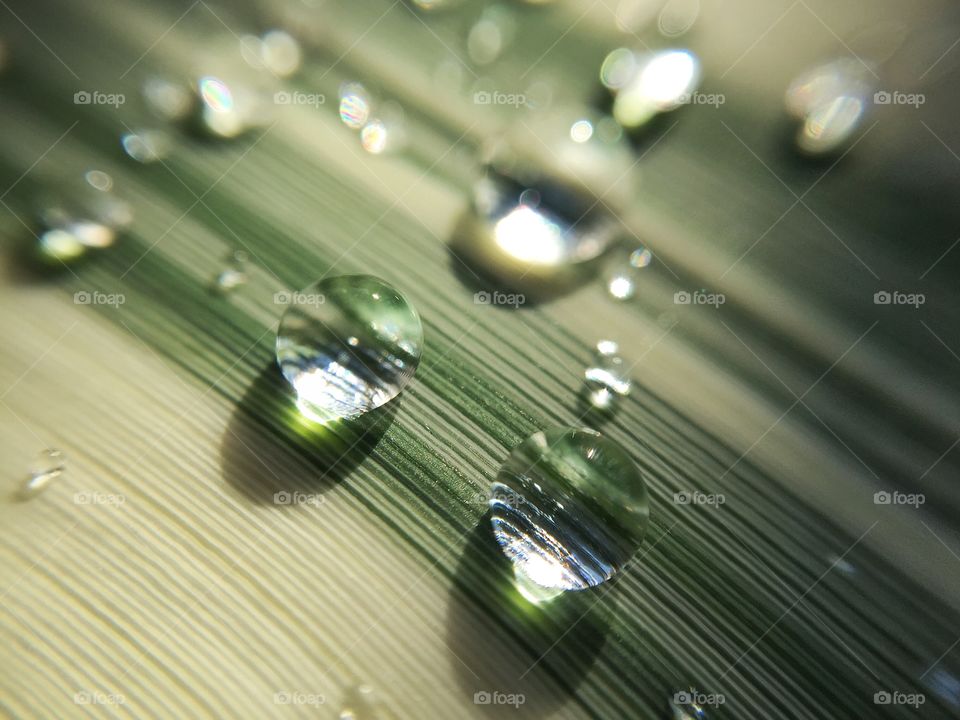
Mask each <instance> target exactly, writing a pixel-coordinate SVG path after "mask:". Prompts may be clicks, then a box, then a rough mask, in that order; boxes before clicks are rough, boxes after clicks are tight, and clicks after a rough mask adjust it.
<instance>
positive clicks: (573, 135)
mask: <svg viewBox="0 0 960 720" xmlns="http://www.w3.org/2000/svg"><path fill="white" fill-rule="evenodd" d="M592 137H593V123H591V122H590V121H589V120H577V121H576V122H575V123H573V125H571V126H570V139H571V140H573V141H574V142H578V143H585V142H587V140H589V139H590V138H592Z"/></svg>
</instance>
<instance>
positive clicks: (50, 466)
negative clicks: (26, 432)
mask: <svg viewBox="0 0 960 720" xmlns="http://www.w3.org/2000/svg"><path fill="white" fill-rule="evenodd" d="M65 467H66V463H65V461H64V458H63V453H62V452H60V451H59V450H57V449H55V448H49V449H47V450H44V451H43V452H41V453H40V454H39V455H38V456H37V458H36V459H35V460H34V462H33V464H32V465H31V467H30V477H28V478H27V480H26V482H24V483H23V485H22V486H21V488H20V497H21V498H22V499H23V500H29V499H30V498H32V497H35V496H36V495H39V494H40V493H41V492H43V491H44V490H45V489H46V488H47V487H48V486H49V485H50V484H51V483H52V482H53V481H54V480H56V479H57V478H58V477H60V476H61V475H62V474H63V471H64V468H65Z"/></svg>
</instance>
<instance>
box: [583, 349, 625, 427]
mask: <svg viewBox="0 0 960 720" xmlns="http://www.w3.org/2000/svg"><path fill="white" fill-rule="evenodd" d="M618 353H619V348H618V346H617V344H616V343H615V342H613V341H612V340H601V341H600V342H598V343H597V351H596V353H595V355H594V358H593V362H592V363H591V365H590V367H588V368H587V369H586V370H585V371H584V373H583V377H584V381H585V384H586V392H587V401H588V402H589V404H590V406H591V407H593V408H596V409H597V410H612V409H613V407H614V404H615V403H616V402H617V400H618V399H619V398H620V397H622V396H624V395H627V394H629V392H630V385H631V382H630V376H629V375H628V374H627V368H626V366H625V364H624V362H623V358H621V357H620V356H619V355H618Z"/></svg>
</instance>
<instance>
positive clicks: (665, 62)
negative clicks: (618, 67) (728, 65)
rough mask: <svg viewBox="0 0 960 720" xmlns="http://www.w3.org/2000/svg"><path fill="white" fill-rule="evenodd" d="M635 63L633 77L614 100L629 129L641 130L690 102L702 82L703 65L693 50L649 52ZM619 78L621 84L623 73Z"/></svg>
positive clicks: (618, 115) (615, 114)
mask: <svg viewBox="0 0 960 720" xmlns="http://www.w3.org/2000/svg"><path fill="white" fill-rule="evenodd" d="M614 52H617V51H614ZM617 62H618V63H625V61H624V60H619V61H617ZM635 63H636V64H635V67H634V70H633V74H632V76H631V77H630V79H629V80H627V81H626V83H625V84H623V85H621V86H619V88H618V89H616V90H615V98H614V101H613V117H614V118H616V120H617V122H619V123H620V124H621V125H623V126H624V127H625V128H631V129H633V128H639V127H641V126H643V125H645V124H646V123H647V122H648V121H649V120H651V119H652V118H653V117H654V116H656V115H657V114H658V113H663V112H669V111H670V110H673V109H675V108H677V107H679V106H680V105H682V104H683V103H685V102H688V101H689V98H690V94H691V93H692V92H693V91H694V90H695V89H696V87H697V84H698V83H699V81H700V62H699V61H698V60H697V58H696V56H695V55H694V54H693V53H692V52H690V51H689V50H662V51H659V52H654V53H648V54H646V55H642V56H639V57H638V58H637V59H636V61H635ZM604 64H606V63H604ZM624 72H625V70H624ZM615 75H616V80H617V82H620V80H621V78H620V76H619V71H618V73H615Z"/></svg>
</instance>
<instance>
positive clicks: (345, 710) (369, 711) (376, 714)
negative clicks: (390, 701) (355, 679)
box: [337, 685, 395, 720]
mask: <svg viewBox="0 0 960 720" xmlns="http://www.w3.org/2000/svg"><path fill="white" fill-rule="evenodd" d="M337 718H338V720H393V719H394V718H395V715H394V714H393V713H391V712H390V711H389V708H388V707H387V705H386V703H384V701H383V700H382V699H381V698H380V697H379V695H378V693H377V692H376V691H375V690H374V689H373V688H372V687H370V686H369V685H355V686H353V687H352V688H350V689H349V690H347V692H346V694H345V695H344V698H343V704H342V706H341V708H340V714H339V715H338V716H337Z"/></svg>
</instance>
